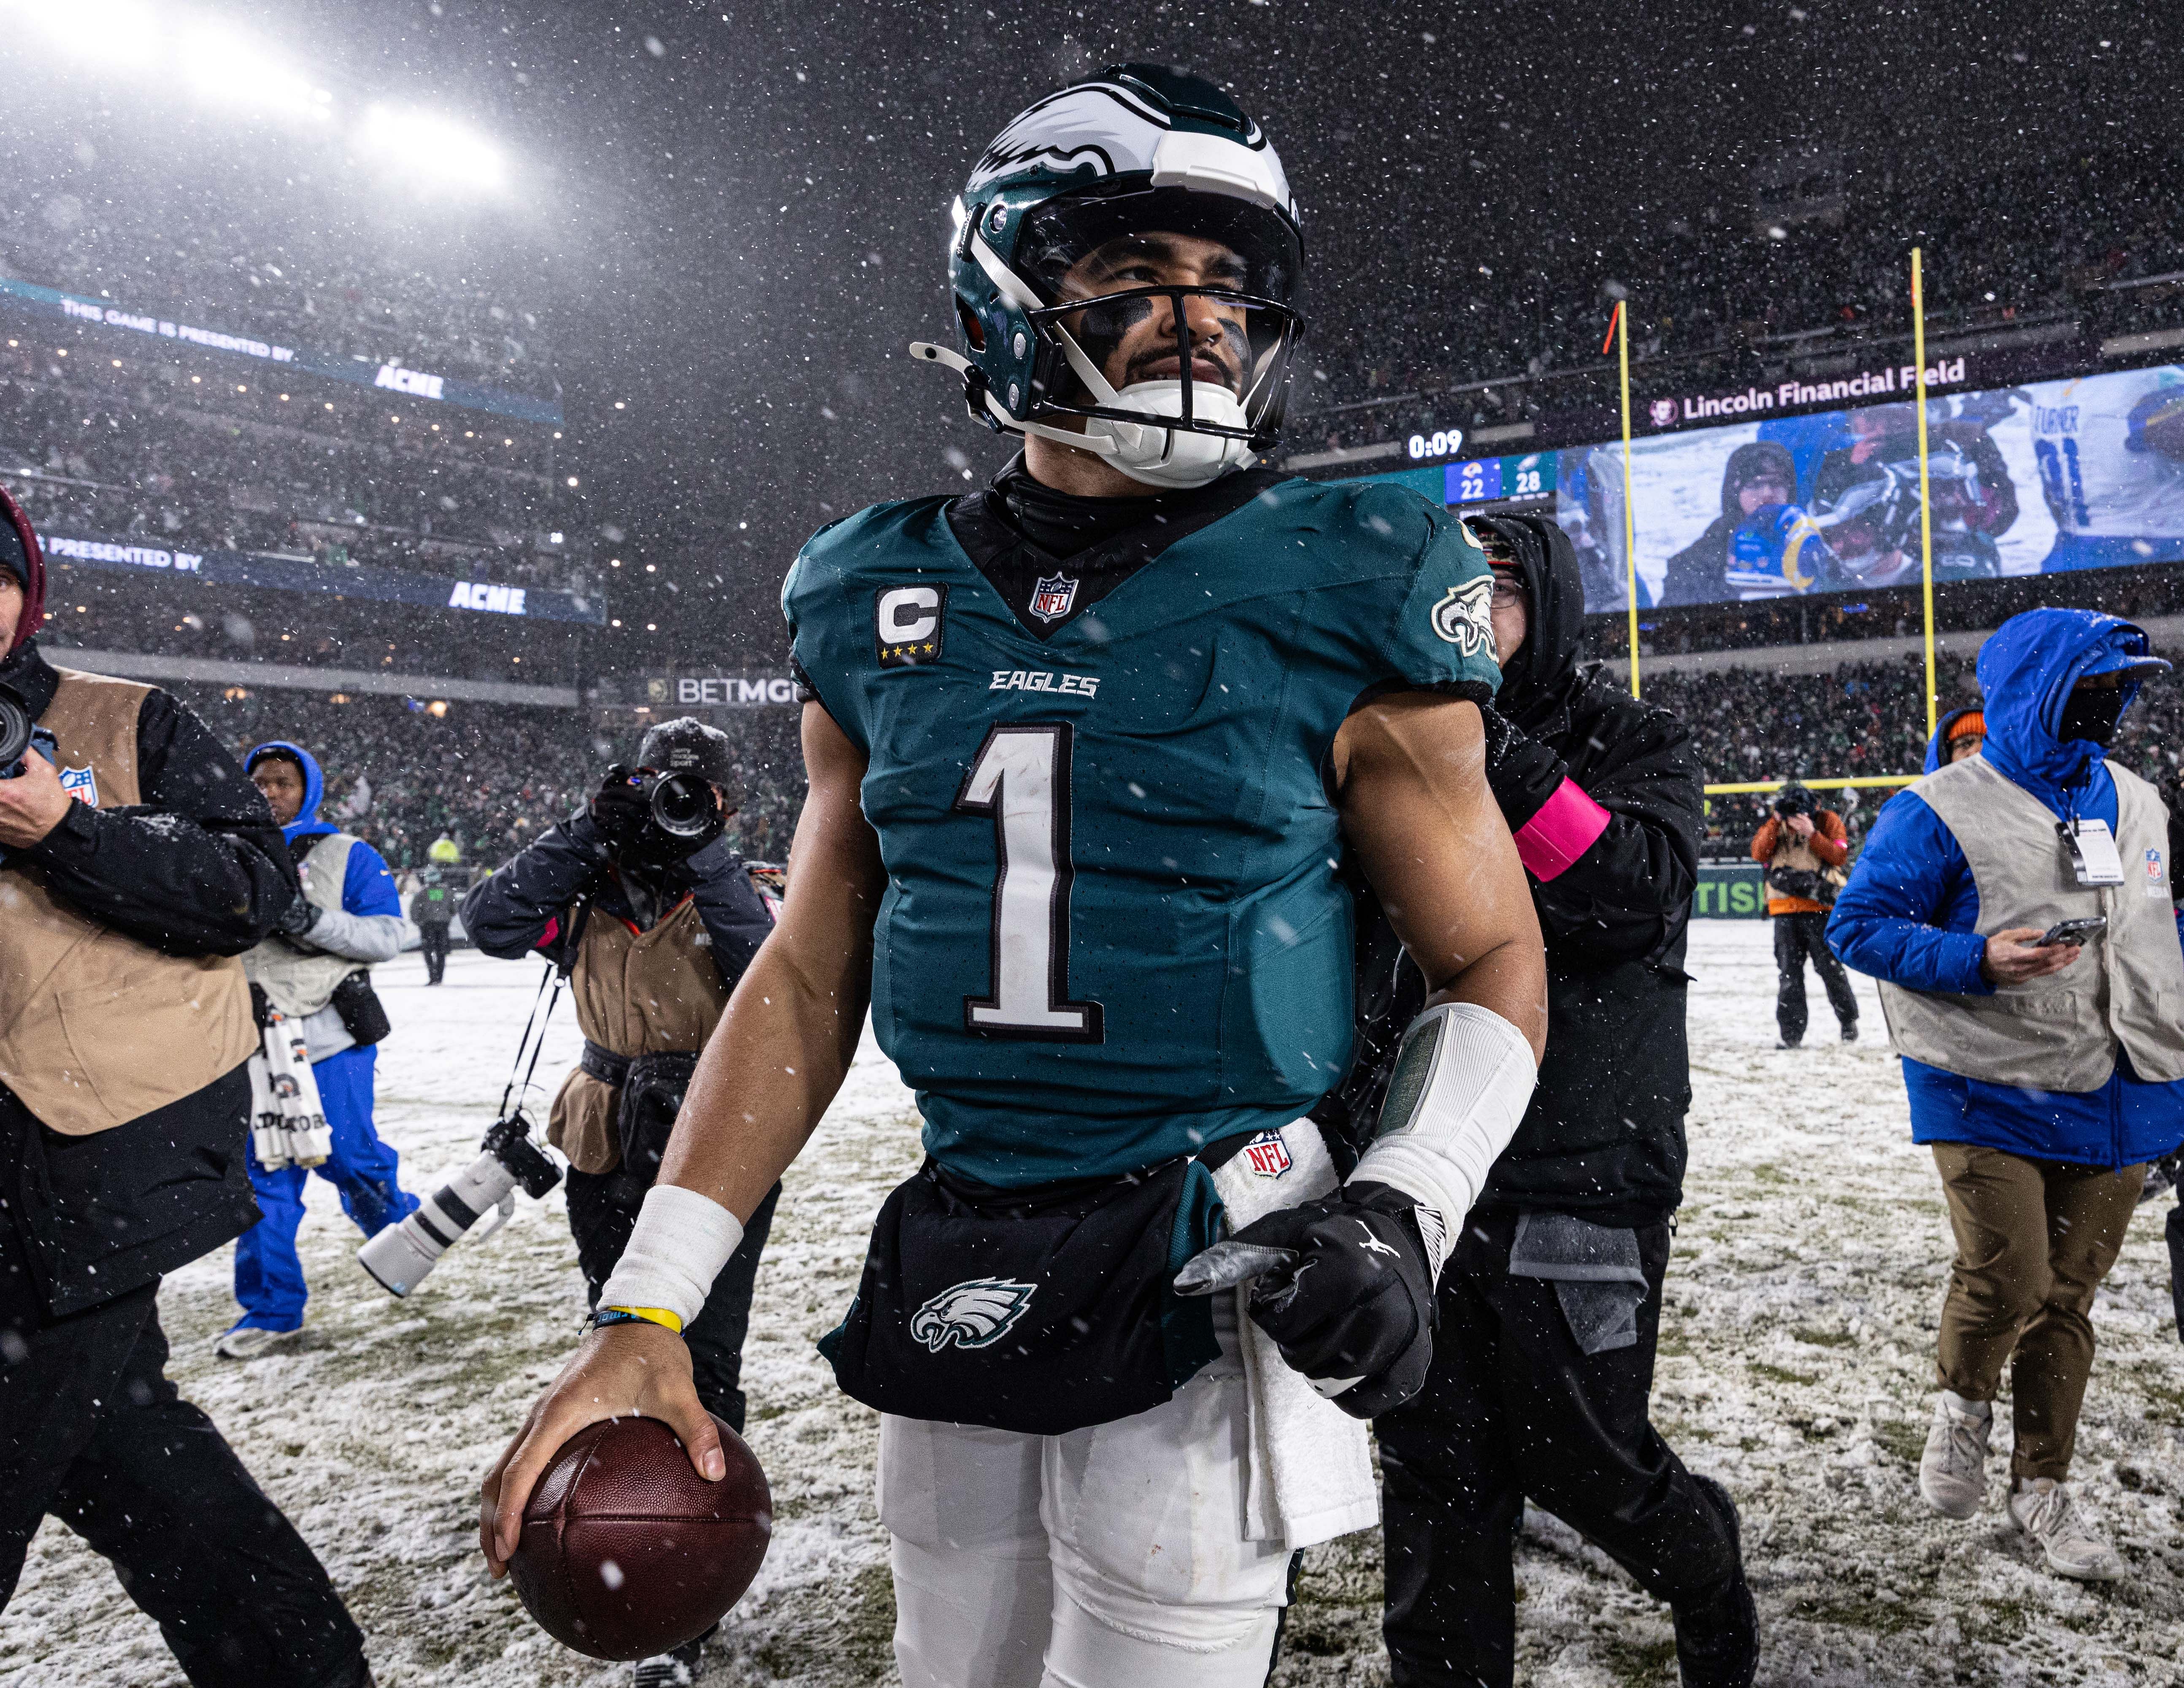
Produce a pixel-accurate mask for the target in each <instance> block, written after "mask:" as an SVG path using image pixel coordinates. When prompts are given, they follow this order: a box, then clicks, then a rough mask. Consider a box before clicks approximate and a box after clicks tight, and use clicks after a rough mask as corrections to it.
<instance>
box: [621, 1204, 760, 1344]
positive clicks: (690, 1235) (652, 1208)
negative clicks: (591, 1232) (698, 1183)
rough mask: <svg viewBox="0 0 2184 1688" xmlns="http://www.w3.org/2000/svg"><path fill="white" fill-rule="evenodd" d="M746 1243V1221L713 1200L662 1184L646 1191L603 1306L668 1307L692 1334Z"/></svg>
mask: <svg viewBox="0 0 2184 1688" xmlns="http://www.w3.org/2000/svg"><path fill="white" fill-rule="evenodd" d="M743 1240H744V1228H743V1222H742V1221H741V1220H739V1219H738V1218H737V1217H736V1216H735V1215H734V1214H733V1213H731V1212H728V1210H727V1208H725V1207H723V1206H721V1204H720V1203H719V1202H717V1201H714V1200H712V1198H711V1197H710V1196H704V1195H699V1194H698V1192H697V1191H696V1190H694V1189H683V1188H682V1186H681V1185H679V1184H655V1185H653V1187H652V1188H651V1189H649V1190H647V1191H645V1193H644V1206H643V1207H642V1208H640V1209H638V1215H637V1225H636V1228H634V1229H632V1231H631V1232H630V1234H629V1245H628V1246H627V1248H625V1249H623V1250H622V1251H621V1259H620V1260H618V1261H616V1262H615V1269H614V1271H613V1273H611V1274H610V1275H609V1277H608V1279H607V1281H606V1284H605V1285H604V1288H602V1289H601V1290H600V1291H599V1305H600V1306H603V1307H664V1308H665V1309H666V1310H667V1311H668V1312H671V1313H673V1314H674V1315H675V1317H676V1318H678V1319H680V1320H682V1328H683V1329H685V1330H688V1329H689V1328H690V1322H691V1321H692V1320H693V1319H694V1318H697V1317H698V1315H699V1312H701V1311H702V1310H703V1309H704V1307H705V1296H706V1295H707V1294H708V1293H709V1292H710V1290H711V1289H712V1287H713V1279H716V1278H717V1277H718V1276H719V1275H720V1272H721V1267H724V1266H726V1265H727V1263H728V1256H730V1255H732V1254H733V1253H734V1252H735V1251H736V1245H738V1243H740V1242H742V1241H743Z"/></svg>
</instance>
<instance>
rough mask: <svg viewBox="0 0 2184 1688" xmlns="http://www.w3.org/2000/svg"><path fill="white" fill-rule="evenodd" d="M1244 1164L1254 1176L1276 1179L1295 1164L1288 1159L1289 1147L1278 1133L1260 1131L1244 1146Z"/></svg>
mask: <svg viewBox="0 0 2184 1688" xmlns="http://www.w3.org/2000/svg"><path fill="white" fill-rule="evenodd" d="M1244 1164H1245V1166H1247V1167H1250V1168H1251V1171H1252V1173H1253V1175H1254V1176H1256V1177H1258V1178H1279V1177H1280V1176H1281V1175H1282V1174H1283V1173H1285V1172H1287V1171H1289V1169H1290V1167H1292V1166H1294V1165H1295V1164H1296V1163H1295V1162H1293V1161H1291V1160H1290V1148H1289V1145H1288V1144H1286V1143H1284V1142H1283V1141H1282V1138H1281V1134H1280V1133H1279V1132H1278V1131H1262V1132H1261V1133H1260V1134H1258V1135H1257V1136H1256V1137H1255V1138H1253V1139H1251V1141H1250V1142H1249V1143H1246V1144H1245V1145H1244Z"/></svg>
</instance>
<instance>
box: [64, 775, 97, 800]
mask: <svg viewBox="0 0 2184 1688" xmlns="http://www.w3.org/2000/svg"><path fill="white" fill-rule="evenodd" d="M60 780H61V789H62V790H63V791H65V792H66V793H68V794H69V795H70V797H73V798H74V799H75V800H76V801H77V802H79V803H84V804H88V805H90V806H91V807H92V808H93V809H96V808H97V807H98V776H97V774H95V773H93V772H92V771H91V770H90V769H89V768H88V767H81V768H63V769H62V770H61V771H60Z"/></svg>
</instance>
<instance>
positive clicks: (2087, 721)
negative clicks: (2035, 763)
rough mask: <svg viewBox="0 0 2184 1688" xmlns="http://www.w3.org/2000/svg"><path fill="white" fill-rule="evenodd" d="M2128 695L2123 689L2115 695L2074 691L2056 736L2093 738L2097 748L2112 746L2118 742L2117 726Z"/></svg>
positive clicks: (2087, 688) (2094, 690)
mask: <svg viewBox="0 0 2184 1688" xmlns="http://www.w3.org/2000/svg"><path fill="white" fill-rule="evenodd" d="M2128 695H2129V694H2128V693H2127V692H2126V691H2125V689H2124V688H2122V687H2120V686H2119V687H2117V688H2115V689H2114V690H2113V691H2102V690H2098V689H2097V688H2093V687H2090V686H2078V687H2074V688H2072V689H2071V692H2070V697H2069V698H2068V699H2065V700H2064V705H2063V721H2062V725H2061V726H2060V727H2059V728H2058V729H2057V730H2056V736H2057V737H2058V738H2063V739H2065V740H2068V739H2072V738H2090V739H2092V741H2093V743H2094V744H2109V743H2110V742H2111V741H2113V740H2114V738H2115V730H2116V722H2117V721H2120V719H2121V718H2122V716H2123V703H2124V699H2125V698H2126V697H2127V696H2128Z"/></svg>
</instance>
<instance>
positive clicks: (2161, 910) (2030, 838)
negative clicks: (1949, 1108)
mask: <svg viewBox="0 0 2184 1688" xmlns="http://www.w3.org/2000/svg"><path fill="white" fill-rule="evenodd" d="M2108 767H2109V773H2110V774H2111V775H2112V776H2114V779H2115V786H2116V851H2117V854H2118V855H2120V856H2121V857H2122V858H2123V883H2122V884H2120V885H2081V884H2079V883H2077V878H2076V876H2075V874H2074V873H2073V872H2072V871H2071V867H2070V847H2069V846H2068V845H2067V844H2064V841H2063V839H2062V838H2060V837H2059V836H2058V834H2057V833H2056V831H2055V816H2054V813H2053V811H2051V810H2050V809H2049V808H2048V805H2046V804H2044V803H2042V801H2041V800H2040V799H2038V798H2036V797H2035V796H2034V795H2033V794H2031V792H2029V791H2027V790H2025V788H2023V787H2022V786H2020V785H2019V784H2018V783H2016V782H2015V781H2014V780H2011V779H2009V778H2008V777H2005V776H2004V775H2003V774H2002V773H2001V772H1998V771H1997V769H1996V768H1995V767H1994V766H1993V765H1992V763H1990V762H1989V761H1988V760H1986V757H1984V756H1969V757H1967V758H1965V760H1963V761H1961V762H1956V763H1953V764H1952V765H1950V766H1947V767H1945V768H1942V769H1940V770H1938V771H1937V772H1934V773H1931V774H1928V775H1927V776H1926V777H1925V778H1923V779H1921V780H1919V781H1918V782H1916V783H1914V784H1912V785H1910V786H1908V787H1907V788H1906V789H1908V790H1910V791H1914V792H1916V793H1917V794H1919V797H1920V799H1923V800H1924V801H1925V805H1926V806H1927V807H1928V808H1930V809H1931V810H1932V811H1934V813H1935V814H1936V816H1939V817H1940V818H1941V822H1942V825H1943V826H1945V827H1947V828H1948V829H1949V832H1950V833H1951V835H1952V836H1953V837H1954V838H1955V839H1956V841H1957V847H1958V849H1959V850H1963V851H1964V860H1965V861H1967V862H1969V863H1970V866H1971V871H1972V883H1974V884H1975V886H1977V887H1978V889H1979V900H1980V911H1979V924H1978V927H1977V928H1976V930H1977V931H1978V932H1979V933H1981V935H1982V936H1986V935H1989V934H1992V933H1997V932H2003V931H2007V930H2009V928H2013V927H2033V928H2037V929H2038V930H2040V931H2042V932H2044V931H2046V930H2047V929H2048V928H2049V927H2051V926H2053V924H2054V923H2055V922H2057V921H2059V920H2070V919H2075V918H2077V917H2080V916H2086V915H2106V916H2108V922H2109V924H2108V929H2107V930H2106V931H2105V932H2103V933H2101V934H2100V935H2099V936H2098V937H2097V938H2095V939H2092V942H2090V943H2088V944H2087V945H2086V946H2085V948H2084V950H2082V951H2081V952H2080V954H2079V956H2078V959H2077V960H2076V961H2075V962H2073V963H2072V964H2071V965H2070V967H2066V968H2064V970H2063V971H2062V972H2059V973H2050V974H2049V975H2048V977H2047V978H2038V979H2033V980H2031V981H2029V982H2027V983H2024V984H2010V985H2003V986H2002V987H2001V988H2000V989H1997V991H1995V993H1994V994H1992V996H1957V995H1953V994H1944V993H1939V992H1936V993H1928V992H1925V991H1916V990H1906V989H1903V987H1902V986H1901V985H1894V984H1890V983H1887V982H1886V980H1884V981H1882V982H1881V985H1880V1007H1881V1011H1882V1013H1883V1014H1884V1015H1885V1016H1886V1018H1887V1021H1888V1035H1889V1038H1890V1039H1891V1040H1892V1042H1893V1043H1894V1045H1895V1046H1896V1050H1897V1053H1898V1054H1899V1055H1908V1056H1911V1057H1912V1058H1913V1059H1914V1060H1917V1061H1925V1062H1926V1064H1927V1065H1928V1066H1930V1067H1940V1068H1942V1071H1944V1072H1954V1073H1957V1074H1958V1075H1959V1076H1961V1077H1963V1078H1978V1079H1981V1080H1984V1081H1985V1082H1986V1083H1988V1084H2016V1085H2020V1086H2022V1087H2024V1088H2025V1089H2034V1090H2064V1091H2070V1092H2073V1093H2079V1094H2082V1093H2083V1092H2085V1091H2087V1090H2098V1089H2100V1088H2101V1086H2102V1085H2103V1084H2107V1083H2108V1081H2109V1075H2110V1074H2111V1073H2113V1072H2114V1071H2115V1060H2116V1050H2117V1047H2118V1046H2119V1045H2120V1046H2121V1047H2122V1048H2124V1049H2126V1050H2129V1051H2130V1053H2131V1067H2132V1070H2133V1071H2134V1072H2137V1075H2138V1076H2139V1077H2140V1078H2144V1079H2148V1080H2149V1081H2153V1082H2155V1083H2166V1082H2167V1081H2169V1080H2170V1079H2174V1078H2184V950H2180V949H2179V947H2178V944H2177V939H2176V914H2175V906H2174V905H2173V904H2172V903H2171V901H2170V880H2169V876H2170V863H2169V861H2168V856H2169V816H2168V811H2167V810H2165V808H2163V807H2162V805H2161V799H2159V797H2157V796H2156V795H2155V794H2154V791H2153V787H2152V786H2150V785H2148V783H2146V782H2145V781H2144V780H2142V779H2141V778H2139V777H2138V776H2137V774H2134V773H2132V772H2131V771H2130V770H2128V769H2127V768H2122V767H2119V766H2117V765H2116V764H2115V763H2114V762H2110V763H2109V765H2108Z"/></svg>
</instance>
